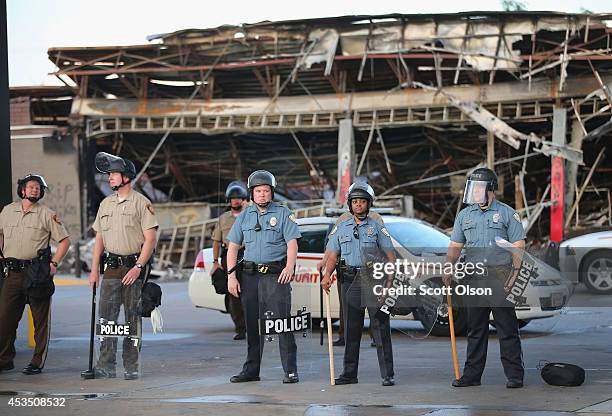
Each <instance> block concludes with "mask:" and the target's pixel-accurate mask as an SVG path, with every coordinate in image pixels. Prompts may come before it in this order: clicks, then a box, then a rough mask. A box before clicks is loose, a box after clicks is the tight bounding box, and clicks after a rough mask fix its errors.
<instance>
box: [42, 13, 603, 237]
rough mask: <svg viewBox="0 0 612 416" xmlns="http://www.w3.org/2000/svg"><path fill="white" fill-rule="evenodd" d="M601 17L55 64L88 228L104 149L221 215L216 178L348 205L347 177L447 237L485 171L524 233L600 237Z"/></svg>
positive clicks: (327, 23) (250, 33) (208, 47)
mask: <svg viewBox="0 0 612 416" xmlns="http://www.w3.org/2000/svg"><path fill="white" fill-rule="evenodd" d="M611 22H612V15H593V14H564V13H553V12H466V13H453V14H435V15H426V14H419V15H404V14H391V15H382V16H343V17H332V18H321V19H307V20H293V21H281V22H267V21H266V22H260V23H255V24H244V25H240V26H228V25H226V26H219V27H217V28H210V29H187V30H181V31H178V32H174V33H167V34H160V35H155V36H150V37H149V41H150V43H148V44H144V45H132V46H101V47H87V48H85V47H82V48H79V47H56V48H51V49H49V51H48V54H49V58H50V59H51V61H53V62H54V64H55V65H56V66H57V71H56V72H55V74H56V75H57V76H62V77H69V78H71V79H72V80H73V81H74V83H76V84H77V96H76V97H75V99H74V101H73V104H72V111H71V116H70V120H71V127H72V129H73V131H74V132H75V134H76V135H77V136H78V138H79V141H80V143H81V155H82V158H81V164H82V166H81V171H82V172H83V173H86V178H87V179H86V180H85V179H84V180H83V182H84V184H85V185H86V186H85V187H84V192H83V201H82V203H83V205H84V206H87V207H88V211H87V215H88V217H89V218H90V219H91V216H92V215H93V213H94V212H95V208H96V206H95V200H96V199H95V195H94V194H95V189H96V188H95V186H94V183H93V179H92V178H93V173H94V172H93V163H92V158H93V155H94V154H95V152H96V151H99V150H104V151H110V152H115V153H118V154H121V155H123V156H126V157H129V158H131V159H133V160H134V161H135V162H136V164H137V168H139V169H141V170H142V171H143V173H146V177H145V178H146V180H147V181H150V183H151V184H152V185H153V186H154V187H155V188H156V189H157V190H159V191H161V193H162V194H163V195H165V196H167V197H168V198H169V200H171V201H184V202H186V201H208V202H211V203H215V202H219V201H220V200H222V197H221V196H220V195H221V193H222V191H223V190H224V187H225V184H226V183H228V182H229V181H231V180H235V179H243V180H244V179H245V178H246V176H247V175H248V173H249V172H250V171H251V170H253V169H255V168H263V169H269V170H270V171H272V172H274V173H275V174H276V175H277V179H278V182H279V184H280V193H281V194H283V195H284V196H285V197H286V198H288V199H290V200H308V201H310V202H311V203H315V204H317V203H324V202H325V201H326V200H327V201H328V203H329V201H330V200H331V199H334V195H335V199H336V200H338V201H340V202H341V201H342V195H343V193H344V190H345V188H346V185H347V184H346V182H347V180H346V179H347V178H350V177H354V176H364V177H367V178H368V180H369V182H370V183H371V185H372V186H373V187H374V189H375V191H376V192H377V195H380V196H384V195H410V196H411V197H412V200H413V204H414V212H415V215H417V216H419V217H422V218H425V219H427V220H428V221H430V222H432V223H433V224H436V225H438V226H440V227H442V228H448V227H450V226H451V225H452V221H453V218H454V216H455V213H456V212H457V211H458V209H459V206H460V201H461V191H462V186H463V181H464V180H465V174H466V173H467V172H468V171H469V170H471V169H473V168H474V167H476V166H478V165H487V166H490V167H494V168H495V170H496V171H497V173H498V175H499V177H500V182H501V185H502V186H501V187H500V188H501V189H500V198H501V199H502V200H505V201H507V202H509V203H510V204H512V205H516V206H517V208H518V209H519V211H520V212H521V215H522V216H523V218H524V219H525V225H526V226H527V227H528V228H529V232H530V235H531V236H532V237H538V238H548V236H549V235H550V234H551V232H552V233H553V235H552V236H551V237H552V239H553V240H556V239H558V235H557V234H558V233H559V232H561V233H562V232H563V231H565V233H567V232H571V231H572V230H573V229H575V228H581V227H585V226H600V227H601V226H609V225H610V221H611V218H610V217H611V216H610V196H609V189H610V185H611V179H610V176H609V175H608V173H609V172H610V171H611V170H612V163H611V159H610V157H611V156H610V155H609V154H606V152H605V149H606V147H607V145H608V143H609V140H610V137H611V130H612V122H611V121H610V120H611V115H612V98H611V92H610V88H611V87H612V53H611V52H612V49H611V48H612V46H611V35H612V23H611ZM587 179H588V180H587ZM577 197H578V198H577ZM578 200H579V202H580V203H579V204H575V202H577V201H578ZM549 212H550V213H549ZM551 216H552V218H554V220H553V221H552V222H551ZM559 224H560V225H559ZM559 227H560V228H559Z"/></svg>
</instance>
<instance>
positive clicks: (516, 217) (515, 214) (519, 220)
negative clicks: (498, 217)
mask: <svg viewBox="0 0 612 416" xmlns="http://www.w3.org/2000/svg"><path fill="white" fill-rule="evenodd" d="M513 217H514V219H515V220H517V221H518V222H521V217H520V216H519V214H518V212H515V213H514V215H513Z"/></svg>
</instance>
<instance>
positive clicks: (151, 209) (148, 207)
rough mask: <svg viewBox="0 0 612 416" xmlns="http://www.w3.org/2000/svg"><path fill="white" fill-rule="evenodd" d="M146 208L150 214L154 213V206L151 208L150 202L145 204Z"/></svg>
mask: <svg viewBox="0 0 612 416" xmlns="http://www.w3.org/2000/svg"><path fill="white" fill-rule="evenodd" d="M147 209H148V210H149V212H150V213H151V214H153V215H155V208H153V205H152V204H147Z"/></svg>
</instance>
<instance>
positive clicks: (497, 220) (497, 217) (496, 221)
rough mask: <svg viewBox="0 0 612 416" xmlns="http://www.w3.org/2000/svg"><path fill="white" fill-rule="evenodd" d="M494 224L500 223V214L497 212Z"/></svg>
mask: <svg viewBox="0 0 612 416" xmlns="http://www.w3.org/2000/svg"><path fill="white" fill-rule="evenodd" d="M493 222H494V223H495V224H497V223H498V222H499V213H498V212H496V213H495V214H493Z"/></svg>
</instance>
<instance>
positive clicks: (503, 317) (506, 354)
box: [463, 269, 525, 381]
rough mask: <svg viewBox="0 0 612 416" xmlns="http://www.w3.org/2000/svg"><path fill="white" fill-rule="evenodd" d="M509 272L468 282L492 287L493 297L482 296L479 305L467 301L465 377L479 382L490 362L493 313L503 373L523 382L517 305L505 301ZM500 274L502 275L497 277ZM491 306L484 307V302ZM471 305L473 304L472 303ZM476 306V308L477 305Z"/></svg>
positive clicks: (510, 378) (467, 282)
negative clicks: (488, 351) (504, 282)
mask: <svg viewBox="0 0 612 416" xmlns="http://www.w3.org/2000/svg"><path fill="white" fill-rule="evenodd" d="M507 273H509V270H508V269H498V270H492V269H490V270H489V275H488V279H485V280H484V281H483V280H476V281H474V280H472V279H469V280H467V281H465V283H466V284H469V285H470V286H477V287H484V286H486V287H491V288H492V289H493V294H494V296H493V297H489V298H484V297H480V298H479V299H478V300H477V301H476V302H470V301H469V300H468V301H467V302H466V309H467V323H468V332H467V344H468V345H467V357H466V361H465V367H464V369H463V378H465V379H467V380H470V381H479V380H480V378H481V377H482V373H483V371H484V368H485V364H486V361H487V347H488V344H489V315H490V313H491V312H492V313H493V319H494V321H495V328H496V329H497V335H498V338H499V351H500V355H501V362H502V366H503V367H504V374H505V375H506V378H508V379H509V380H523V376H524V373H525V370H524V368H523V358H522V357H523V354H522V350H521V339H520V337H519V326H518V320H517V318H516V311H515V309H514V305H512V304H511V303H509V302H507V301H504V291H503V290H504V289H503V281H505V277H507ZM496 274H500V276H496ZM487 302H488V303H489V305H485V303H487ZM470 303H472V305H471V304H470ZM474 303H475V305H474Z"/></svg>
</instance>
